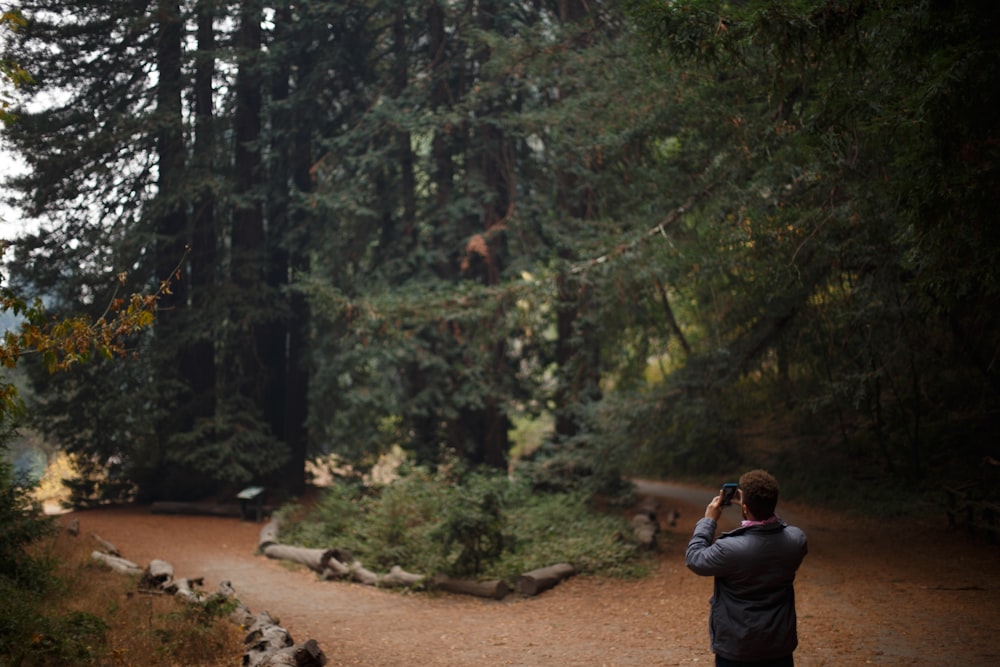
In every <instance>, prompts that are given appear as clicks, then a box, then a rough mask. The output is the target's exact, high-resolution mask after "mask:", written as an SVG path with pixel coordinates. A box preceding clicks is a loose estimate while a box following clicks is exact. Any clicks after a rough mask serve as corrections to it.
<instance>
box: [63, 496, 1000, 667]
mask: <svg viewBox="0 0 1000 667" xmlns="http://www.w3.org/2000/svg"><path fill="white" fill-rule="evenodd" d="M641 490H642V491H643V492H646V493H655V494H657V495H661V496H663V497H664V498H666V500H665V501H664V505H665V507H667V508H677V509H679V510H680V512H681V519H680V521H679V522H678V525H677V526H676V528H673V529H671V530H670V532H668V533H667V534H666V536H665V539H664V540H663V544H662V549H661V551H662V553H661V557H660V561H659V565H658V567H657V568H656V570H655V572H654V573H653V574H652V576H650V577H649V578H647V579H645V580H643V581H639V582H622V581H617V580H607V579H601V578H596V577H574V578H572V579H570V580H568V581H566V582H564V583H563V584H561V585H560V586H558V587H556V588H555V589H553V590H551V591H548V592H546V593H544V594H542V595H540V596H538V597H536V598H530V599H521V598H518V597H517V596H509V597H508V598H507V599H505V600H503V601H500V602H496V601H489V600H480V599H476V598H466V597H461V596H451V595H433V594H426V593H421V594H405V593H404V594H400V593H396V592H389V591H382V590H378V589H374V588H371V587H367V586H362V585H359V584H350V583H341V582H321V581H317V579H316V577H315V576H314V575H313V574H312V573H310V572H307V571H304V570H301V569H293V568H289V567H288V566H286V565H283V564H281V563H278V562H274V561H269V560H267V559H266V558H263V557H261V556H256V555H255V554H254V551H255V548H256V544H257V536H258V533H259V530H260V525H259V524H254V523H248V522H243V521H239V520H235V519H223V518H211V517H182V516H164V515H154V514H151V513H150V512H149V510H148V509H145V508H126V509H102V510H91V511H87V512H79V513H77V514H76V515H75V516H76V517H77V518H79V519H80V524H81V531H82V533H83V534H85V535H86V534H89V533H97V534H98V535H100V536H101V537H104V538H106V539H108V540H110V541H112V542H114V543H115V544H116V545H117V546H118V547H119V549H120V550H121V551H122V553H123V555H125V557H127V558H129V559H131V560H133V561H135V562H137V563H140V564H146V563H148V562H149V560H150V559H152V558H162V559H164V560H167V561H169V562H170V563H172V564H173V565H174V569H175V571H176V572H177V573H178V576H190V577H197V576H203V577H204V578H205V587H206V589H209V590H211V589H214V588H215V587H216V586H217V585H218V583H219V582H220V581H222V580H224V579H228V580H230V581H232V583H233V586H234V587H235V589H236V591H237V594H238V595H239V596H240V598H241V599H242V600H243V601H244V602H245V603H246V604H247V605H248V606H249V607H250V609H251V610H253V611H254V612H257V611H261V610H264V609H266V610H268V611H270V612H272V613H273V614H275V615H277V616H279V617H280V619H281V622H282V624H283V625H284V626H285V627H286V628H288V629H289V630H290V631H291V632H292V635H293V636H294V637H295V638H296V640H299V641H301V640H305V639H308V638H314V639H316V640H317V641H319V643H320V646H321V647H322V648H323V650H324V651H325V652H326V654H327V656H328V657H329V658H330V664H331V665H365V666H369V667H388V666H404V665H405V666H412V665H420V666H422V667H429V666H448V667H463V666H466V665H469V666H471V665H476V666H480V665H518V666H523V667H543V666H553V667H564V666H569V665H579V666H581V667H584V666H586V667H589V666H595V667H597V666H614V667H618V666H621V667H625V666H629V665H635V666H640V665H641V666H648V665H710V664H714V663H713V658H712V655H711V653H710V652H709V649H708V638H707V612H708V598H709V596H710V595H711V589H712V582H711V580H710V579H705V578H699V577H696V576H695V575H693V574H691V573H690V572H689V571H688V570H687V569H686V568H685V567H684V547H685V545H686V543H687V538H688V536H689V534H690V531H691V529H692V527H693V525H694V522H695V521H696V520H697V518H698V517H700V516H702V514H703V512H704V506H705V504H707V502H708V501H709V500H710V499H711V496H712V495H713V492H712V491H711V490H707V489H701V488H696V487H691V486H683V485H677V484H666V483H659V482H649V483H643V486H642V487H641ZM779 513H781V514H782V515H783V517H784V518H786V520H788V521H789V522H790V523H794V524H796V525H798V526H800V527H802V528H803V529H804V530H805V531H806V533H807V534H808V537H809V555H808V556H807V558H806V561H805V563H804V565H803V567H802V570H801V571H800V574H799V578H798V581H797V586H796V591H797V595H798V610H799V634H800V640H801V642H800V646H799V650H798V651H797V652H796V665H798V667H820V666H826V665H830V666H833V665H837V666H838V667H839V666H845V665H846V666H851V665H893V666H895V665H919V666H926V667H952V666H954V667H987V666H989V667H992V666H993V665H997V664H1000V560H998V555H1000V547H996V546H990V545H985V544H982V543H979V542H976V541H974V540H972V539H971V538H968V537H966V536H965V535H963V534H960V533H955V532H952V531H949V530H948V529H947V527H946V526H945V525H944V524H945V522H944V520H943V518H942V519H940V520H937V519H935V520H933V521H927V522H924V523H917V522H912V521H910V522H881V521H863V522H859V521H851V520H847V519H845V518H843V517H840V516H835V515H831V514H826V513H823V512H817V511H813V510H807V509H805V508H801V507H794V506H784V507H779ZM734 514H735V512H734V511H733V510H727V515H734ZM734 519H735V516H725V517H723V526H722V527H723V529H725V528H726V527H727V526H732V525H734V521H733V520H734ZM63 520H64V521H65V520H68V518H67V517H64V518H63Z"/></svg>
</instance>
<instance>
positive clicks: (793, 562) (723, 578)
mask: <svg viewBox="0 0 1000 667" xmlns="http://www.w3.org/2000/svg"><path fill="white" fill-rule="evenodd" d="M715 529H716V523H715V521H713V520H712V519H709V518H707V517H706V518H703V519H701V520H700V521H698V524H697V525H696V526H695V528H694V534H693V535H692V536H691V541H690V542H688V546H687V554H686V555H685V559H684V560H685V563H687V566H688V567H689V568H690V569H691V571H693V572H695V573H696V574H700V575H705V576H714V577H715V594H714V595H713V596H712V600H711V605H712V610H711V615H710V616H709V622H708V627H709V635H710V637H711V640H712V651H713V652H714V653H715V654H716V655H720V656H722V657H723V658H727V659H729V660H737V661H738V660H744V661H753V660H767V659H770V658H779V657H782V656H786V655H791V654H792V652H793V651H794V650H795V647H796V646H797V645H798V635H797V633H796V618H795V590H794V588H793V586H792V584H793V582H794V581H795V572H796V570H798V568H799V565H800V564H801V563H802V559H803V558H804V557H805V555H806V551H807V548H806V536H805V533H803V532H802V531H801V530H799V529H798V528H795V527H794V526H788V525H786V524H785V523H783V522H781V521H779V522H777V523H772V524H768V525H765V526H753V527H749V528H737V529H736V530H732V531H729V532H727V533H723V534H722V535H720V536H719V539H718V540H715V541H714V543H713V538H714V537H715Z"/></svg>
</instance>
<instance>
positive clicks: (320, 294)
mask: <svg viewBox="0 0 1000 667" xmlns="http://www.w3.org/2000/svg"><path fill="white" fill-rule="evenodd" d="M998 14H1000V5H998V4H997V3H996V2H994V1H993V0H968V1H957V0H956V1H952V2H949V1H946V0H925V1H917V0H884V1H881V2H879V1H876V0H824V1H820V0H795V1H792V0H788V1H784V2H771V1H767V2H765V1H761V0H745V1H742V2H739V1H733V2H728V3H727V2H717V1H715V2H709V1H706V0H689V1H682V0H679V1H677V2H664V1H662V0H628V1H624V2H622V1H618V2H616V1H602V0H587V1H585V0H549V1H546V0H523V1H521V0H507V1H501V0H469V1H458V0H456V1H449V0H424V1H423V2H406V1H404V0H337V1H336V2H334V1H332V0H305V1H304V2H296V3H280V2H278V3H264V2H260V1H259V0H248V1H244V2H229V3H226V2H219V1H217V0H156V1H155V2H142V1H139V0H115V1H108V0H101V1H99V2H88V1H83V2H81V1H74V0H26V1H25V2H23V3H22V4H21V6H20V7H19V13H18V14H17V15H18V16H19V17H23V19H24V20H23V22H22V21H18V25H17V30H16V31H14V32H13V33H11V34H9V35H7V39H6V40H5V52H4V54H3V62H4V63H5V64H6V63H17V64H18V65H19V66H20V67H22V68H23V70H24V71H25V72H27V73H28V74H30V76H31V80H30V81H25V82H24V83H23V84H22V85H21V86H20V87H19V88H18V89H17V90H16V95H15V99H16V100H17V101H18V103H19V105H18V106H17V107H16V108H15V107H11V111H12V112H13V114H14V116H16V118H15V119H13V122H11V123H10V124H9V125H7V126H6V127H5V129H4V130H3V132H4V138H5V140H6V141H7V143H8V144H9V145H10V146H12V147H13V148H14V150H16V152H17V153H18V154H19V155H20V156H21V157H22V158H23V159H24V160H25V162H26V164H27V171H26V172H25V173H24V174H23V175H18V176H15V177H12V178H8V179H7V181H6V183H5V193H6V194H7V199H8V201H9V203H10V204H11V205H14V206H17V207H18V208H19V210H20V211H21V212H22V213H23V215H24V216H26V217H29V218H34V219H36V220H37V222H38V224H39V227H38V231H37V232H35V233H32V234H30V235H27V236H24V237H22V238H18V239H16V240H15V241H14V243H13V245H12V248H11V250H10V251H9V252H8V256H7V257H6V259H7V260H8V263H7V267H6V274H7V275H8V277H9V283H10V285H11V286H12V288H14V289H16V290H17V291H18V293H21V294H25V295H32V296H37V297H39V298H41V299H43V300H44V303H45V304H46V306H47V308H48V309H49V311H50V312H51V313H52V314H53V315H56V316H59V315H65V314H70V313H80V312H84V313H89V314H90V315H91V316H93V317H99V316H100V315H101V313H102V312H104V310H105V309H106V308H107V305H108V304H109V303H112V302H113V301H114V299H115V298H116V295H117V294H118V291H123V292H145V293H154V292H156V291H157V290H159V289H160V288H161V285H162V284H163V281H164V280H169V281H170V283H169V289H168V290H166V291H165V292H164V293H163V294H161V296H160V297H159V302H158V308H157V318H156V323H155V326H154V327H153V328H152V329H151V330H149V331H145V332H142V333H137V334H135V335H134V336H133V337H132V339H131V341H130V354H128V355H126V356H125V358H114V359H96V360H94V362H93V363H90V364H80V365H77V366H75V367H74V368H73V369H71V372H69V373H61V374H57V375H51V374H49V373H48V372H47V371H46V369H45V368H44V366H43V365H42V364H39V365H38V367H37V368H32V369H31V380H32V384H33V395H34V403H33V406H32V414H33V415H34V423H35V425H36V426H37V427H38V428H40V429H41V430H42V431H43V432H44V433H45V435H46V436H47V437H48V438H50V439H51V440H52V441H53V442H56V443H58V445H59V446H60V447H61V448H63V449H65V450H66V451H68V452H71V453H72V454H74V455H75V457H76V460H77V463H78V465H79V466H80V467H81V470H82V473H83V477H82V479H80V480H78V481H77V482H75V489H74V491H75V494H76V500H77V501H78V502H87V501H92V500H97V499H103V498H115V497H122V496H132V495H135V496H137V497H139V498H140V499H145V500H151V499H157V498H194V497H201V496H205V495H211V494H221V493H229V492H232V491H233V490H235V489H238V488H239V487H240V486H242V485H245V484H246V483H249V482H260V483H265V484H268V485H270V486H272V487H275V488H282V489H284V490H285V491H286V492H288V493H290V494H295V493H297V492H299V491H301V490H302V488H303V486H304V484H305V483H306V476H305V469H306V468H305V462H306V461H307V460H308V459H311V458H312V457H316V456H320V455H325V454H331V453H332V454H337V455H338V456H339V457H341V460H342V461H347V462H350V463H352V464H353V465H355V466H357V467H359V468H361V469H364V468H365V467H366V466H370V465H372V464H373V463H374V462H375V461H376V460H377V459H378V457H379V456H380V455H382V454H384V453H386V452H389V451H390V450H391V449H392V448H393V447H401V448H402V449H403V450H405V451H406V452H407V453H408V454H409V455H410V456H411V457H412V459H413V460H414V461H416V462H418V463H421V464H426V465H430V466H436V465H441V464H443V463H447V462H450V461H454V460H456V459H457V460H460V461H463V462H466V463H468V464H470V465H483V466H487V467H492V468H497V469H507V468H508V467H509V466H511V465H513V464H515V463H516V464H517V465H518V466H519V467H520V468H519V469H520V470H522V471H523V473H524V474H526V475H529V476H531V477H532V478H533V479H534V480H536V482H537V483H538V484H539V485H542V486H547V487H552V486H555V487H560V486H583V487H585V488H587V489H589V490H592V491H600V490H607V489H609V488H611V487H614V486H615V485H616V484H617V483H618V482H619V480H620V479H621V478H622V476H623V475H644V476H651V477H655V476H671V475H699V474H705V473H716V472H720V471H731V470H738V469H739V468H740V466H742V465H766V466H768V467H770V468H771V469H772V470H773V471H774V472H776V473H777V474H779V475H780V476H782V479H783V480H784V481H785V483H786V484H787V485H790V486H792V487H793V488H794V487H795V486H799V487H800V488H802V487H804V486H805V485H808V484H810V482H814V481H815V480H824V483H823V484H819V485H813V488H819V489H821V490H820V491H819V493H824V491H822V489H826V491H825V493H826V494H828V499H830V498H833V497H835V494H836V493H837V492H838V491H839V490H840V489H842V488H843V485H842V481H843V480H857V479H860V480H862V481H863V482H864V481H870V480H874V479H878V480H886V481H888V482H890V483H891V484H889V486H896V485H906V486H910V487H911V488H921V489H931V490H933V489H935V488H938V487H940V486H941V485H943V484H947V483H951V482H953V481H958V480H961V481H967V480H970V479H989V478H990V474H991V472H990V471H991V470H993V469H994V468H993V467H992V465H991V462H993V461H995V459H994V457H998V458H1000V450H998V449H997V444H996V434H997V433H998V432H1000V429H998V426H1000V424H998V417H1000V415H998V408H1000V375H998V368H997V354H998V351H1000V347H998V344H1000V329H998V323H1000V308H998V305H1000V303H998V302H1000V299H998V297H1000V275H998V266H1000V265H998V262H997V252H998V248H1000V243H998V241H1000V225H997V224H996V223H995V215H996V212H997V211H998V210H1000V179H998V175H1000V169H998V166H1000V165H998V157H1000V128H998V124H1000V114H997V112H996V109H997V108H1000V107H998V104H997V103H998V100H997V96H998V93H1000V87H998V86H997V85H996V83H997V80H998V75H1000V71H998V63H1000V59H998V46H1000V45H998V37H997V35H998V34H1000V33H998V30H997V28H998V21H997V19H998ZM22 23H23V24H22ZM834 481H836V483H833V482H834Z"/></svg>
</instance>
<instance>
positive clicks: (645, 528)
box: [631, 512, 660, 548]
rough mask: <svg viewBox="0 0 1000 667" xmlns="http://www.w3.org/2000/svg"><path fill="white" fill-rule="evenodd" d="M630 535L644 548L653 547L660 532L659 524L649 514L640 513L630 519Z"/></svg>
mask: <svg viewBox="0 0 1000 667" xmlns="http://www.w3.org/2000/svg"><path fill="white" fill-rule="evenodd" d="M631 524H632V534H633V535H634V536H635V539H636V541H637V542H638V543H639V544H641V545H642V546H644V547H650V548H652V547H655V546H656V536H657V534H658V533H659V532H660V524H658V523H657V522H656V520H655V519H654V518H651V517H650V516H649V514H647V513H645V512H640V513H638V514H636V515H635V516H633V517H632V521H631Z"/></svg>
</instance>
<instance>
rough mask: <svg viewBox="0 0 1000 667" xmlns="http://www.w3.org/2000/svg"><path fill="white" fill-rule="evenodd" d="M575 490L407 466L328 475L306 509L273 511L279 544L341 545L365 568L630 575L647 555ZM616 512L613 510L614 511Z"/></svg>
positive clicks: (620, 524)
mask: <svg viewBox="0 0 1000 667" xmlns="http://www.w3.org/2000/svg"><path fill="white" fill-rule="evenodd" d="M628 500H629V497H628V496H624V497H620V498H616V499H608V502H606V503H605V505H604V507H597V506H595V500H594V498H593V497H591V496H587V495H585V494H582V493H580V492H574V491H565V492H559V493H535V492H533V490H532V487H531V486H530V484H529V483H527V482H525V481H518V480H514V479H510V478H508V477H506V476H502V475H497V474H495V473H494V474H489V473H481V472H474V471H462V470H460V469H456V468H449V469H439V470H438V471H437V472H433V473H432V472H429V471H427V470H426V469H422V468H411V469H409V470H406V471H404V472H403V473H402V474H401V476H400V477H398V478H397V479H396V480H394V481H393V482H391V483H389V484H386V485H379V486H367V485H364V484H362V483H361V482H360V481H352V480H347V479H341V480H338V481H337V482H336V483H334V484H333V485H332V486H330V487H328V488H326V489H325V490H324V492H323V494H322V496H321V498H320V499H319V500H318V501H317V502H316V503H315V504H313V505H312V506H309V507H306V506H304V505H301V504H293V505H288V506H286V507H284V508H283V509H282V510H281V511H280V513H279V520H280V521H281V522H282V541H283V542H286V543H289V544H298V545H302V546H309V547H322V548H333V547H343V548H347V549H350V550H351V551H352V552H353V554H354V556H355V558H356V559H357V560H359V561H360V562H361V563H363V564H364V565H365V567H367V568H369V569H372V570H375V571H386V570H388V569H389V568H391V567H392V566H394V565H398V566H400V567H402V568H403V569H404V570H407V571H409V572H414V573H418V574H426V575H428V576H432V575H434V574H439V573H440V574H447V575H450V576H455V577H470V578H489V579H502V580H504V581H507V582H508V583H513V582H514V581H515V580H516V578H517V576H518V575H520V574H521V573H523V572H526V571H530V570H533V569H536V568H540V567H546V566H548V565H553V564H555V563H562V562H568V563H571V564H572V565H573V566H574V567H575V568H576V569H577V571H578V572H589V573H596V574H601V575H605V576H637V575H640V574H642V573H643V572H645V571H646V566H647V565H648V564H649V560H648V558H647V556H648V554H649V552H648V551H643V550H642V549H641V548H640V547H639V545H638V544H637V543H636V541H635V540H634V539H633V538H632V531H631V528H630V527H629V525H628V522H627V521H626V520H625V518H623V513H622V511H621V507H620V504H621V503H623V502H627V501H628ZM616 508H617V509H616Z"/></svg>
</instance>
